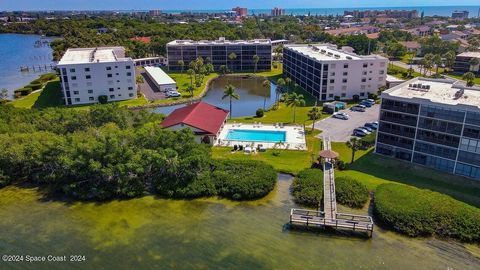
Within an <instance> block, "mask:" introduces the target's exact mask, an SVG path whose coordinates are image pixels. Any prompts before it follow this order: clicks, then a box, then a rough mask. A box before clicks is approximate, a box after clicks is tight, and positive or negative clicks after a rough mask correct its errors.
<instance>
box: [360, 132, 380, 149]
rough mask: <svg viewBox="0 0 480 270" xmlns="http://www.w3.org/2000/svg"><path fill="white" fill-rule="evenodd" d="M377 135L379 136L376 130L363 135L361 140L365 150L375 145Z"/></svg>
mask: <svg viewBox="0 0 480 270" xmlns="http://www.w3.org/2000/svg"><path fill="white" fill-rule="evenodd" d="M376 137H377V132H376V131H374V132H372V133H370V134H368V135H367V136H365V137H363V138H362V139H361V140H360V143H361V145H362V147H361V148H362V149H363V150H367V149H368V148H370V147H373V146H374V145H375V140H376Z"/></svg>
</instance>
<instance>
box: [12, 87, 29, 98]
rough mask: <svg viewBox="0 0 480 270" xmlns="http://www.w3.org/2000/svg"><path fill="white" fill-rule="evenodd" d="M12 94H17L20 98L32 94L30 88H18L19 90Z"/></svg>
mask: <svg viewBox="0 0 480 270" xmlns="http://www.w3.org/2000/svg"><path fill="white" fill-rule="evenodd" d="M14 93H15V94H17V93H19V94H20V95H21V96H26V95H28V94H30V93H32V88H30V87H23V88H19V89H17V90H15V91H14Z"/></svg>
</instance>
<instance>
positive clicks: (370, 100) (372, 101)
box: [363, 98, 375, 104]
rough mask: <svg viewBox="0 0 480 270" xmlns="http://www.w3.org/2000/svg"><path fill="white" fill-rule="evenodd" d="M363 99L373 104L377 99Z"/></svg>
mask: <svg viewBox="0 0 480 270" xmlns="http://www.w3.org/2000/svg"><path fill="white" fill-rule="evenodd" d="M363 101H366V102H370V103H372V104H375V100H373V99H371V98H369V99H364V100H363Z"/></svg>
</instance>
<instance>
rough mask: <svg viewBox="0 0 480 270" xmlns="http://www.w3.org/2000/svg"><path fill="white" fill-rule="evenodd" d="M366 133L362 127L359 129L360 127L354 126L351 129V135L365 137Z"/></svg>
mask: <svg viewBox="0 0 480 270" xmlns="http://www.w3.org/2000/svg"><path fill="white" fill-rule="evenodd" d="M367 135H368V134H367V133H366V132H365V130H363V129H360V128H356V129H354V130H353V136H357V137H365V136H367Z"/></svg>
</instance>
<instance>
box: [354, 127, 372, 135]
mask: <svg viewBox="0 0 480 270" xmlns="http://www.w3.org/2000/svg"><path fill="white" fill-rule="evenodd" d="M356 129H360V130H363V131H364V132H365V133H366V134H370V133H372V132H371V131H369V130H368V129H367V128H365V127H358V128H356Z"/></svg>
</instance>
